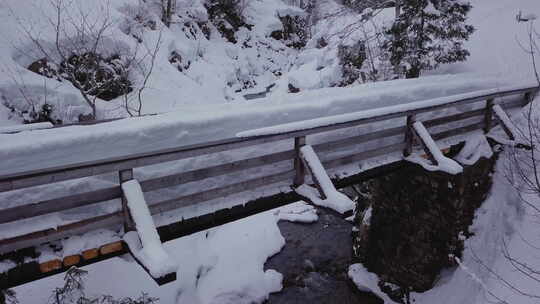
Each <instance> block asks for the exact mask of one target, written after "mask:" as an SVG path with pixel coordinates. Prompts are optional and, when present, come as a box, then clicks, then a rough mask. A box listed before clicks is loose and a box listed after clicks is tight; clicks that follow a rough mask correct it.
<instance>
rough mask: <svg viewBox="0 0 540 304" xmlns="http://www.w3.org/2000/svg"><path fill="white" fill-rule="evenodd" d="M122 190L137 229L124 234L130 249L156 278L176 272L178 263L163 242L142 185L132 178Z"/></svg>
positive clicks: (124, 184) (123, 184) (123, 185)
mask: <svg viewBox="0 0 540 304" xmlns="http://www.w3.org/2000/svg"><path fill="white" fill-rule="evenodd" d="M122 191H123V193H124V195H125V197H126V200H127V205H128V208H129V212H130V214H131V217H132V218H133V221H134V222H135V228H136V229H137V233H135V232H134V231H130V232H128V233H126V234H125V235H124V241H126V243H127V244H128V246H129V249H130V251H131V252H132V253H133V254H134V255H135V257H136V258H137V260H139V261H140V262H141V263H142V264H143V265H144V266H145V267H146V268H147V269H148V271H149V272H150V274H151V275H152V277H154V278H160V277H163V276H165V275H167V274H169V273H171V272H175V271H176V269H177V268H178V265H176V263H175V262H173V261H172V260H171V258H170V256H169V254H167V252H165V249H164V248H163V246H162V244H161V239H160V238H159V234H158V232H157V229H156V226H155V225H154V220H153V219H152V215H151V214H150V210H149V209H148V205H147V204H146V201H145V199H144V194H143V192H142V189H141V185H140V184H139V182H138V181H136V180H130V181H128V182H125V183H122Z"/></svg>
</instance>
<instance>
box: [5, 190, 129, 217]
mask: <svg viewBox="0 0 540 304" xmlns="http://www.w3.org/2000/svg"><path fill="white" fill-rule="evenodd" d="M121 196H122V191H121V190H120V186H115V187H111V188H105V189H99V190H95V191H90V192H84V193H79V194H73V195H69V196H64V197H60V198H54V199H50V200H44V201H40V202H37V203H30V204H25V205H20V206H17V207H12V208H6V209H0V224H3V223H8V222H12V221H16V220H22V219H26V218H31V217H35V216H40V215H44V214H49V213H54V212H59V211H64V210H67V209H72V208H78V207H82V206H88V205H92V204H96V203H100V202H104V201H108V200H112V199H117V198H121Z"/></svg>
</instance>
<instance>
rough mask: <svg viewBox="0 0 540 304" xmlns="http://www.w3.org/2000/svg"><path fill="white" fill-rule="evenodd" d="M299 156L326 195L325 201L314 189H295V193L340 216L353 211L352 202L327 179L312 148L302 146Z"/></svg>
mask: <svg viewBox="0 0 540 304" xmlns="http://www.w3.org/2000/svg"><path fill="white" fill-rule="evenodd" d="M300 154H301V156H302V158H303V159H304V160H305V161H306V162H307V164H308V166H309V167H310V169H311V170H312V174H313V175H315V178H316V179H317V181H318V183H319V186H320V187H321V189H322V191H323V192H324V194H325V195H326V199H324V200H323V199H320V198H319V196H318V195H317V194H318V193H317V192H316V191H314V190H315V189H313V188H312V187H309V186H307V185H302V186H300V187H298V188H297V189H296V193H298V194H300V195H302V196H305V197H307V198H309V199H310V200H311V201H312V202H313V203H314V204H316V205H319V206H323V207H328V208H331V209H334V210H335V211H337V212H339V213H342V214H343V213H345V212H347V211H350V210H353V208H354V203H353V201H351V200H350V199H349V198H348V197H347V196H346V195H345V194H343V193H340V192H339V191H337V190H336V187H334V184H333V183H332V181H331V180H330V178H329V177H328V174H326V170H325V169H324V167H323V166H322V164H321V161H320V160H319V158H318V157H317V154H315V151H313V148H312V147H311V146H309V145H308V146H303V147H302V148H300ZM312 189H313V190H312Z"/></svg>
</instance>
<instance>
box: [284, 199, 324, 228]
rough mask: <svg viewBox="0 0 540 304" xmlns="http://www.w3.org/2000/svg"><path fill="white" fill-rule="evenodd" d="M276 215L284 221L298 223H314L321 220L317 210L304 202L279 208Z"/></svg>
mask: <svg viewBox="0 0 540 304" xmlns="http://www.w3.org/2000/svg"><path fill="white" fill-rule="evenodd" d="M276 215H277V217H278V218H279V219H280V220H282V221H289V222H298V223H313V222H316V221H317V220H318V219H319V216H318V215H317V209H315V207H313V206H311V205H308V204H307V203H306V202H303V201H299V202H296V203H294V204H290V205H287V206H284V207H281V208H279V209H278V210H277V211H276Z"/></svg>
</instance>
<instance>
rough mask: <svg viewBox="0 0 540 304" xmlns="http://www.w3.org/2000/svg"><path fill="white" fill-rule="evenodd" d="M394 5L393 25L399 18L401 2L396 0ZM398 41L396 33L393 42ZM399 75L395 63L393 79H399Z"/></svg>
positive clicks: (398, 36) (397, 64)
mask: <svg viewBox="0 0 540 304" xmlns="http://www.w3.org/2000/svg"><path fill="white" fill-rule="evenodd" d="M395 5H396V16H395V18H394V23H395V22H397V21H398V20H399V16H400V15H401V0H396V1H395ZM399 39H400V35H399V33H398V32H397V31H396V33H395V36H394V40H395V41H399ZM400 73H401V71H400V69H399V63H396V64H394V74H395V77H399V74H400Z"/></svg>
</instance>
